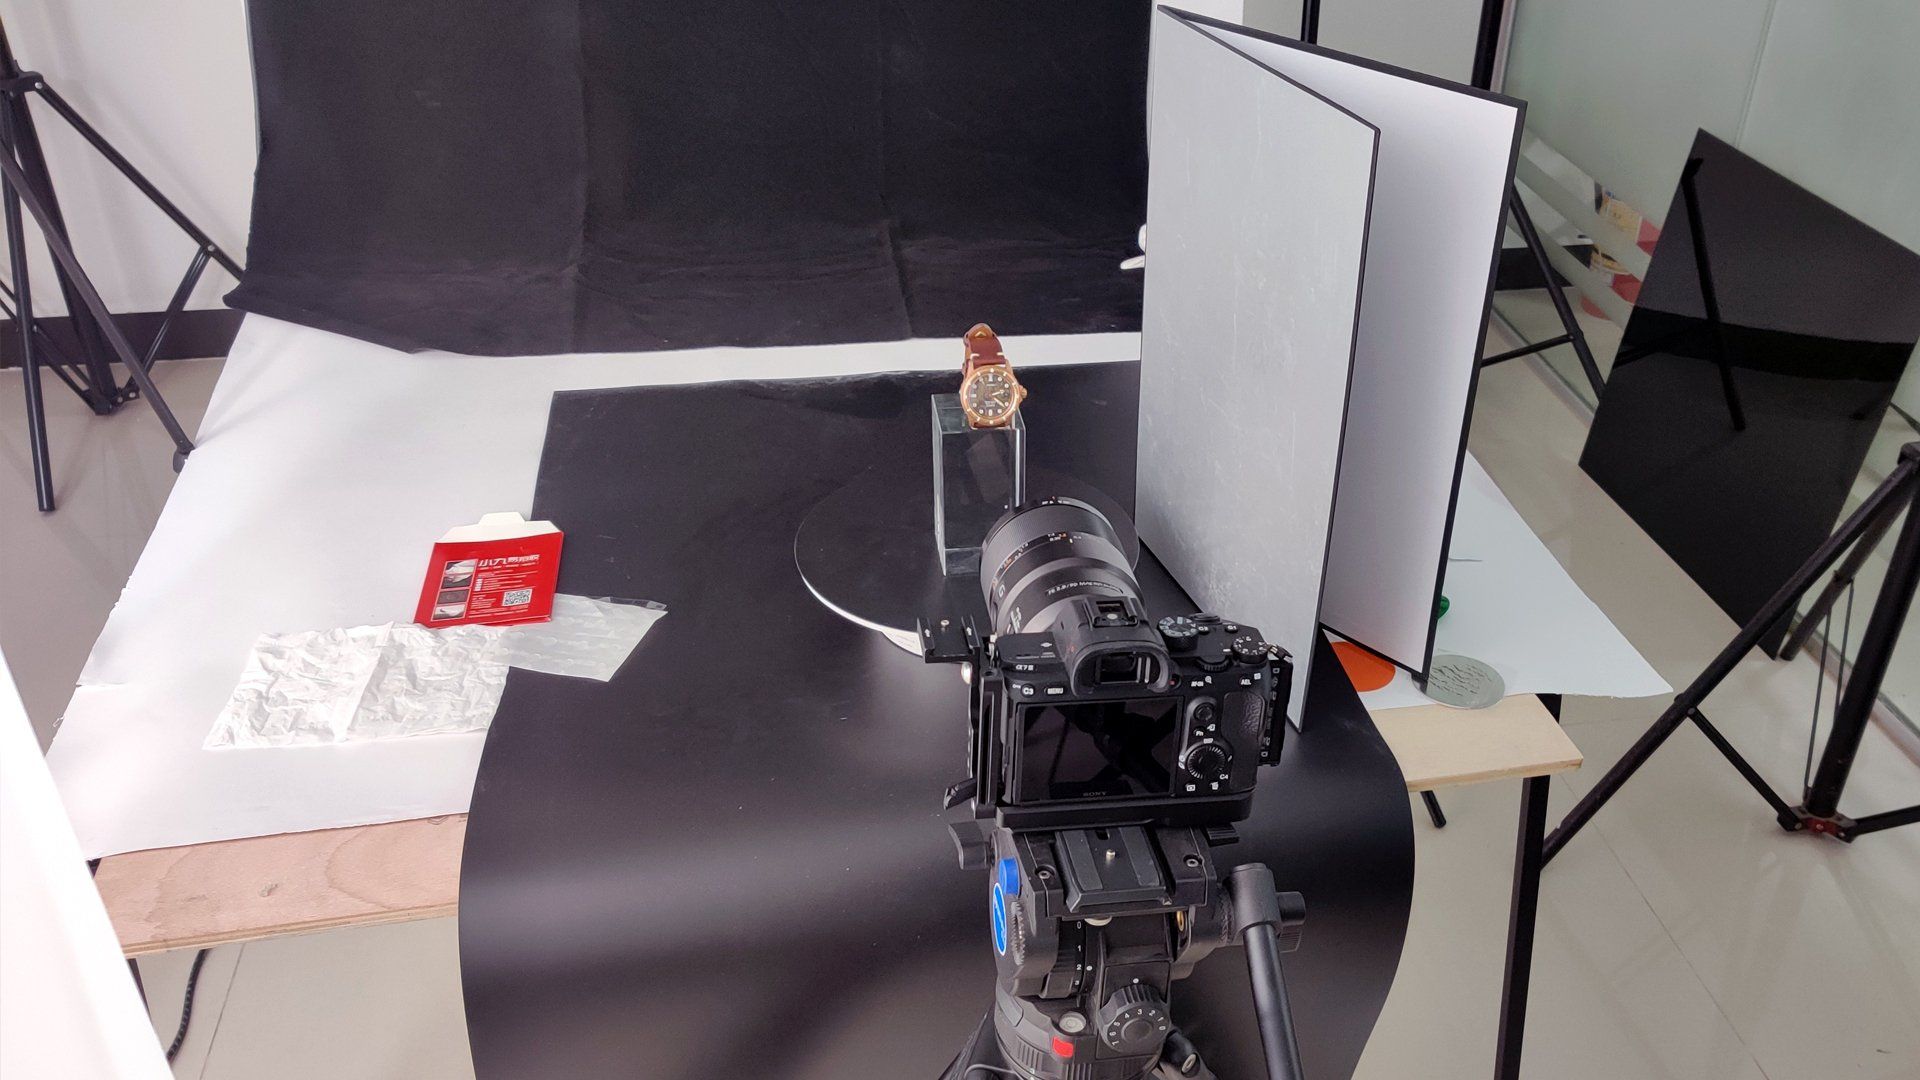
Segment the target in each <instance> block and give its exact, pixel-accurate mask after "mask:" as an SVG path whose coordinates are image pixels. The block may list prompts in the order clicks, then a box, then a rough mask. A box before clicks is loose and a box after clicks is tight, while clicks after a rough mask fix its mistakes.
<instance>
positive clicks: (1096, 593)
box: [980, 498, 1140, 676]
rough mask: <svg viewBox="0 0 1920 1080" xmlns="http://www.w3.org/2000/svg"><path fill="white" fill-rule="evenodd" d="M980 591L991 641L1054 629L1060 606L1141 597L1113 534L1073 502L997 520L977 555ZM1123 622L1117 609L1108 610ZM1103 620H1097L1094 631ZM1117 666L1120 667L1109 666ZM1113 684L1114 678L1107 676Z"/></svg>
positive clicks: (1099, 517)
mask: <svg viewBox="0 0 1920 1080" xmlns="http://www.w3.org/2000/svg"><path fill="white" fill-rule="evenodd" d="M980 588H981V590H982V591H983V592H984V593H985V594H986V600H987V615H988V618H989V621H990V622H991V623H992V625H993V632H994V633H996V634H1019V633H1027V632H1031V631H1037V630H1042V629H1046V628H1048V627H1051V626H1053V625H1054V624H1055V623H1056V622H1058V621H1059V619H1060V617H1061V615H1062V613H1063V611H1064V608H1065V605H1067V604H1068V603H1070V602H1071V601H1073V600H1075V599H1077V598H1080V597H1089V598H1092V599H1093V601H1094V604H1095V610H1096V611H1100V610H1103V609H1102V608H1101V602H1102V601H1103V600H1109V601H1114V600H1122V599H1131V600H1134V601H1135V602H1136V603H1137V602H1138V600H1139V597H1140V585H1139V583H1138V582H1137V581H1135V580H1134V576H1133V570H1132V568H1131V567H1130V565H1129V562H1128V559H1127V555H1126V551H1125V549H1124V548H1123V547H1122V546H1121V543H1120V536H1119V533H1118V532H1117V531H1116V530H1115V529H1114V527H1113V523H1112V522H1110V521H1108V520H1107V518H1106V515H1104V514H1102V513H1100V511H1098V510H1095V509H1094V508H1093V507H1091V506H1088V505H1087V504H1086V503H1083V502H1080V501H1079V500H1077V499H1062V498H1055V499H1047V500H1044V501H1042V502H1038V503H1034V504H1032V505H1030V506H1023V507H1021V508H1019V509H1017V510H1014V511H1012V512H1011V513H1009V514H1008V515H1007V516H1005V517H1003V518H1001V519H1000V520H999V522H998V523H996V524H995V525H994V527H993V528H992V529H990V530H988V532H987V538H986V540H985V542H984V543H982V544H981V547H980ZM1110 606H1112V607H1113V608H1114V609H1115V611H1116V612H1118V613H1119V614H1116V615H1113V616H1110V617H1111V618H1114V619H1116V620H1117V619H1119V618H1121V617H1122V616H1123V615H1124V605H1121V604H1117V603H1115V604H1111V605H1110ZM1102 617H1105V616H1101V615H1096V616H1095V620H1094V624H1095V625H1100V619H1101V618H1102ZM1115 663H1116V664H1117V663H1119V661H1115ZM1108 674H1109V675H1112V676H1117V675H1119V672H1118V671H1117V669H1116V670H1114V671H1111V672H1108Z"/></svg>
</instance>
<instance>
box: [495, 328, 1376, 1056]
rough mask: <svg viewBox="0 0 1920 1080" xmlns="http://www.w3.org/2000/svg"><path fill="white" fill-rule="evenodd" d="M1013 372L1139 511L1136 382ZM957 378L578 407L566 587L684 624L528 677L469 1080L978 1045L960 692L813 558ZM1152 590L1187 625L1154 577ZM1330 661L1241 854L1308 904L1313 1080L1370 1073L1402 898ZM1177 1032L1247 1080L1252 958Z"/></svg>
mask: <svg viewBox="0 0 1920 1080" xmlns="http://www.w3.org/2000/svg"><path fill="white" fill-rule="evenodd" d="M1022 379H1023V381H1025V382H1026V383H1027V384H1028V385H1029V386H1030V387H1031V388H1032V391H1033V396H1032V397H1031V398H1030V399H1029V401H1028V403H1027V404H1026V405H1025V406H1024V407H1023V411H1024V413H1025V416H1026V421H1027V425H1028V429H1029V432H1030V438H1031V442H1030V448H1031V449H1030V453H1031V460H1032V462H1033V464H1034V465H1035V466H1036V467H1038V468H1042V469H1049V470H1053V471H1055V472H1061V473H1066V474H1069V475H1072V476H1075V477H1078V478H1079V479H1081V480H1082V481H1084V482H1086V483H1089V484H1092V485H1094V486H1096V487H1099V488H1100V489H1102V490H1104V491H1106V492H1108V493H1109V494H1111V495H1112V496H1113V497H1114V498H1115V500H1116V501H1118V502H1119V503H1121V504H1122V505H1123V506H1128V507H1130V506H1131V505H1132V485H1133V473H1134V454H1133V432H1134V422H1135V404H1136V388H1137V369H1136V367H1135V365H1132V364H1097V365H1087V366H1079V367H1054V368H1036V369H1029V370H1027V371H1023V372H1022ZM952 381H953V380H952V376H951V375H950V374H944V373H943V374H939V375H907V374H895V375H883V376H873V377H863V378H852V379H834V380H819V381H783V382H735V383H711V384H702V385H695V386H681V387H648V388H635V389H627V390H607V391H580V392H569V393H562V394H558V395H555V398H554V404H553V411H552V416H551V419H550V424H549V429H548V435H547V443H546V447H545V451H544V455H543V458H542V461H541V467H540V476H539V486H538V490H537V493H536V497H535V500H534V512H535V515H536V516H537V517H540V518H545V519H549V520H552V521H553V522H554V523H555V524H557V525H558V526H559V527H560V528H561V529H562V530H563V531H564V532H565V533H566V548H565V557H564V559H563V564H562V569H561V579H560V585H561V589H562V591H565V592H570V593H578V594H584V595H589V596H616V597H628V598H635V599H647V600H656V601H659V602H661V603H663V604H665V605H666V608H667V615H666V617H665V618H663V619H662V620H661V621H660V622H659V623H657V624H655V626H654V628H653V629H652V631H651V632H650V633H649V634H648V636H647V638H646V639H645V640H644V641H643V642H642V643H641V645H640V646H639V648H638V649H637V650H636V651H635V653H634V655H633V656H632V657H631V658H630V659H629V660H628V662H627V664H626V665H625V666H624V667H623V668H622V669H621V671H620V672H619V674H618V675H616V676H615V677H614V679H613V680H612V681H611V682H608V683H598V682H592V681H588V680H581V679H569V678H565V677H560V676H552V675H543V674H539V673H532V672H524V671H517V670H516V671H515V672H513V674H512V676H511V678H510V679H509V680H508V684H507V689H506V693H505V696H504V698H503V700H502V702H501V706H500V709H499V712H498V714H497V716H496V717H495V720H494V723H493V727H492V729H491V731H490V733H489V735H488V739H487V747H486V752H485V755H484V757H483V758H482V761H481V764H480V771H479V778H478V781H477V783H476V786H475V789H474V797H473V808H472V814H471V817H470V820H469V823H468V830H467V842H466V851H465V855H464V861H463V866H462V871H461V895H460V907H461V920H460V951H461V970H462V976H463V981H464V984H465V995H466V1006H467V1021H468V1028H469V1033H470V1038H471V1043H472V1048H473V1058H474V1066H475V1070H476V1072H477V1074H478V1076H479V1078H480V1080H507V1078H519V1077H528V1078H533V1077H538V1078H542V1080H552V1078H572V1077H581V1078H588V1077H592V1078H600V1077H645V1078H649V1080H682V1078H685V1080H694V1078H699V1080H716V1078H727V1080H731V1078H748V1077H753V1078H760V1077H767V1078H775V1077H778V1078H786V1077H794V1078H802V1077H805V1078H826V1077H858V1078H866V1077H875V1078H893V1077H899V1078H902V1080H918V1078H923V1077H933V1076H937V1075H938V1074H939V1073H940V1071H941V1069H942V1068H943V1067H944V1066H945V1065H946V1064H947V1062H948V1061H949V1060H950V1059H951V1058H952V1056H953V1054H954V1052H955V1051H956V1050H957V1049H958V1048H959V1047H960V1045H961V1044H962V1043H963V1042H964V1041H965V1040H966V1038H967V1037H968V1036H969V1035H970V1034H971V1033H972V1032H973V1031H974V1029H975V1028H976V1027H977V1026H978V1024H979V1022H980V1018H981V1016H982V1015H983V1013H984V1012H985V1010H986V1009H987V1008H988V1006H989V1003H990V1002H991V1000H992V993H993V962H992V956H991V947H990V945H989V942H988V935H987V917H986V904H985V895H986V881H985V878H984V875H983V874H982V873H981V872H980V871H967V870H962V869H961V868H960V867H959V865H958V863H957V861H956V859H955V857H954V853H953V849H952V845H951V843H950V841H949V839H948V837H947V832H946V828H945V826H944V823H943V820H942V818H941V815H940V813H939V804H940V796H941V792H942V791H943V790H944V788H945V787H946V785H948V784H949V783H951V782H953V781H954V780H957V779H959V778H961V776H962V775H963V773H964V771H965V715H964V707H965V692H964V688H963V687H962V685H961V683H960V682H959V680H958V678H957V675H956V672H955V669H953V668H951V667H930V666H928V665H925V664H923V663H922V662H921V661H920V659H919V658H918V657H916V656H913V655H910V654H908V653H906V652H903V651H901V650H900V649H898V648H897V647H895V646H893V645H891V644H889V643H888V642H887V641H886V640H885V639H884V638H883V637H881V635H879V634H877V633H874V632H872V631H869V630H864V629H861V628H859V627H856V626H854V625H853V624H851V623H849V622H846V621H845V620H843V619H841V618H839V617H838V616H836V615H834V614H833V613H831V612H829V611H828V610H827V609H826V608H825V607H824V606H822V605H821V604H820V603H818V602H817V601H816V600H815V599H814V598H813V597H812V596H811V595H810V594H809V593H808V591H807V589H806V587H805V585H804V584H803V582H802V580H801V578H800V575H799V573H798V571H797V570H796V568H795V565H794V556H793V542H794V534H795V530H796V529H797V528H798V526H799V524H800V522H801V521H802V520H803V518H804V517H805V515H806V513H807V511H808V510H809V509H810V508H811V507H812V506H813V505H814V504H815V503H816V502H817V501H818V500H820V499H821V498H823V497H824V496H826V495H828V494H830V493H831V492H833V491H835V490H837V489H839V488H841V487H843V486H844V485H846V484H847V483H849V482H851V481H852V480H854V479H856V478H858V477H859V476H861V475H862V474H863V473H865V472H868V471H870V470H873V469H876V468H882V469H888V470H891V471H893V472H894V473H897V474H898V475H901V476H912V475H913V471H912V470H911V469H908V470H906V471H901V470H900V468H899V466H900V464H901V463H902V462H906V463H911V462H913V461H916V460H923V461H930V454H931V437H930V434H929V429H928V406H927V395H929V394H931V393H936V392H944V391H948V390H950V389H951V385H950V384H951V383H952ZM929 468H930V465H929ZM1035 494H1044V493H1043V492H1036V493H1035ZM1223 512H1231V508H1223ZM929 557H932V554H931V541H930V542H929ZM1143 582H1144V587H1145V588H1146V590H1147V593H1148V597H1147V599H1148V601H1149V604H1150V605H1151V606H1154V607H1156V608H1157V609H1160V610H1165V611H1171V610H1180V609H1185V608H1186V605H1187V602H1186V600H1185V598H1184V596H1183V595H1182V594H1181V593H1180V591H1179V589H1178V587H1177V586H1175V585H1174V584H1173V583H1172V582H1171V581H1170V580H1168V579H1167V578H1166V577H1165V574H1164V572H1163V571H1159V570H1158V568H1157V564H1154V563H1153V562H1152V560H1151V559H1150V558H1148V559H1143ZM1225 614H1228V615H1231V614H1232V613H1230V612H1229V613H1225ZM1320 647H1321V648H1322V649H1325V645H1324V643H1322V645H1321V646H1320ZM1321 659H1323V660H1325V661H1326V662H1322V663H1316V664H1315V665H1314V680H1313V685H1312V687H1311V688H1310V690H1309V698H1308V710H1309V717H1308V730H1307V732H1306V733H1305V734H1302V735H1297V736H1295V737H1294V738H1292V739H1291V741H1290V742H1289V743H1288V746H1287V751H1286V754H1285V757H1284V760H1283V761H1282V762H1281V764H1280V765H1279V766H1277V767H1275V768H1272V769H1268V770H1265V773H1264V776H1263V779H1262V781H1261V787H1260V790H1259V794H1258V797H1257V800H1256V806H1255V812H1254V815H1253V817H1252V818H1251V819H1250V820H1249V821H1248V822H1247V823H1245V825H1244V826H1243V828H1242V834H1243V840H1242V842H1241V843H1240V844H1239V845H1238V846H1237V847H1235V848H1232V849H1229V850H1228V851H1227V852H1225V853H1223V855H1222V861H1223V863H1224V864H1227V865H1230V864H1231V863H1233V862H1238V861H1245V860H1248V859H1259V860H1263V861H1266V862H1268V863H1269V864H1270V865H1272V866H1273V867H1274V869H1275V872H1276V875H1277V877H1278V879H1279V881H1280V882H1281V885H1282V887H1283V888H1289V889H1298V890H1300V891H1301V892H1303V893H1304V894H1305V895H1306V897H1307V902H1308V905H1309V910H1310V913H1309V917H1308V923H1307V927H1306V934H1305V943H1304V945H1303V947H1302V950H1301V952H1300V953H1298V954H1296V955H1295V956H1294V957H1292V958H1290V963H1289V965H1288V974H1289V983H1290V988H1291V990H1292V993H1293V1000H1294V1002H1295V1008H1296V1011H1297V1019H1298V1023H1299V1028H1300V1035H1301V1041H1302V1044H1303V1051H1304V1055H1305V1059H1306V1062H1305V1063H1306V1067H1307V1070H1308V1075H1309V1076H1311V1077H1313V1078H1314V1080H1326V1078H1334V1077H1345V1076H1348V1075H1350V1074H1351V1072H1352V1070H1353V1067H1354V1064H1355V1062H1356V1061H1357V1060H1358V1058H1359V1055H1360V1051H1361V1048H1362V1047H1363V1045H1364V1044H1365V1041H1366V1038H1367V1035H1368V1033H1369V1032H1370V1031H1371V1029H1372V1027H1373V1023H1374V1021H1375V1019H1376V1018H1377V1017H1378V1015H1379V1012H1380V1008H1381V1005H1382V1003H1383V1002H1384V1001H1385V998H1386V995H1387V990H1388V987H1389V985H1390V984H1391V982H1392V979H1393V973H1394V970H1395V967H1396V966H1397V964H1398V961H1399V955H1400V947H1401V943H1402V940H1403V938H1404V935H1405V931H1406V923H1407V909H1408V904H1409V901H1410V898H1411V893H1412V877H1413V851H1412V828H1411V821H1410V817H1409V812H1408V809H1409V808H1408V802H1407V798H1406V793H1405V788H1404V785H1403V782H1402V778H1401V776H1400V772H1399V769H1398V767H1397V766H1396V765H1395V763H1394V761H1393V758H1392V755H1391V753H1390V752H1389V751H1388V750H1387V748H1386V746H1385V744H1384V743H1383V742H1382V741H1381V740H1380V737H1379V735H1378V733H1377V732H1376V731H1375V730H1374V728H1373V725H1372V722H1371V721H1370V720H1369V719H1368V717H1367V715H1366V712H1365V711H1364V709H1363V708H1362V707H1361V705H1360V702H1359V699H1358V697H1357V696H1356V695H1355V694H1354V693H1353V691H1352V689H1351V687H1350V686H1348V685H1347V684H1346V683H1345V680H1344V677H1343V676H1342V675H1341V674H1340V668H1339V665H1338V664H1337V663H1336V662H1334V661H1332V659H1331V657H1330V656H1328V655H1323V656H1322V657H1321ZM1174 1012H1175V1015H1176V1017H1177V1018H1179V1019H1180V1021H1181V1023H1182V1024H1183V1026H1184V1027H1185V1028H1186V1029H1187V1030H1188V1031H1189V1032H1190V1033H1191V1034H1192V1035H1193V1036H1194V1038H1195V1039H1196V1041H1197V1042H1198V1043H1199V1044H1200V1046H1201V1047H1202V1049H1203V1050H1204V1051H1205V1052H1206V1053H1207V1055H1208V1059H1209V1063H1210V1064H1212V1065H1213V1067H1214V1068H1215V1070H1216V1071H1217V1072H1219V1074H1220V1075H1222V1076H1223V1077H1253V1076H1257V1075H1259V1069H1260V1065H1259V1044H1258V1036H1257V1034H1256V1032H1255V1029H1254V1027H1253V1017H1252V1009H1251V1005H1250V1001H1249V998H1248V996H1247V990H1246V974H1245V967H1244V961H1243V959H1242V958H1241V956H1240V955H1239V953H1238V950H1231V951H1227V952H1222V953H1219V954H1216V955H1215V956H1214V957H1212V958H1210V959H1209V960H1208V961H1206V962H1205V963H1204V964H1202V965H1201V966H1200V968H1199V970H1198V972H1197V973H1196V974H1195V976H1194V977H1193V978H1191V979H1189V980H1187V981H1185V982H1183V983H1181V984H1179V985H1178V986H1176V988H1175V993H1174Z"/></svg>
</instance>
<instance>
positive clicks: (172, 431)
mask: <svg viewBox="0 0 1920 1080" xmlns="http://www.w3.org/2000/svg"><path fill="white" fill-rule="evenodd" d="M0 172H4V173H5V177H6V181H7V183H8V184H9V185H10V186H11V187H12V188H13V189H14V190H15V192H16V194H17V195H18V196H19V199H20V201H21V202H23V203H25V204H26V207H27V211H28V212H29V213H31V214H32V215H33V217H34V220H35V221H37V222H39V223H40V231H41V232H42V233H43V234H45V237H46V241H47V248H48V249H49V250H50V251H52V253H53V257H54V261H55V262H57V263H58V264H59V265H60V268H61V269H63V270H65V271H66V281H67V282H68V284H70V285H71V286H72V288H73V291H74V292H75V293H78V294H79V296H80V299H81V301H82V303H84V304H85V308H86V311H87V312H88V313H90V314H91V315H92V316H93V318H94V321H95V322H96V323H98V324H99V327H100V329H101V331H102V332H103V333H104V334H105V335H106V338H107V342H108V344H110V345H112V346H113V351H114V354H115V355H116V356H118V357H119V359H120V363H121V364H122V365H123V366H124V367H126V368H127V371H128V374H130V375H132V376H133V381H134V382H135V383H136V384H138V385H139V387H140V393H141V395H142V396H144V397H145V398H146V399H147V404H148V405H150V406H152V408H153V412H154V415H156V416H158V417H159V418H160V426H161V427H164V428H166V429H167V434H168V436H170V437H171V438H172V439H173V445H174V462H175V464H176V465H177V464H178V463H179V461H180V460H181V459H182V458H184V457H185V456H186V455H187V454H190V453H192V452H193V440H192V439H189V438H188V437H187V433H186V430H185V429H184V428H182V427H181V426H180V421H179V420H178V419H177V418H175V416H174V415H173V410H172V409H170V408H168V407H167V402H166V399H165V398H163V397H161V396H160V390H159V388H157V387H155V386H154V385H153V377H152V376H150V375H149V374H148V373H147V369H146V368H145V367H143V366H141V364H140V357H139V356H138V355H136V354H135V353H134V351H133V345H132V344H131V343H130V342H128V341H127V336H126V335H125V334H123V333H121V331H120V327H119V325H118V324H116V323H115V322H114V321H113V313H112V312H110V311H108V310H107V304H106V301H104V300H102V299H100V293H99V292H98V291H97V290H96V289H94V287H93V282H92V281H91V280H89V279H88V277H87V273H86V271H85V270H84V269H82V268H81V266H80V260H79V259H77V258H75V257H74V254H73V249H72V248H71V247H69V246H67V244H66V242H65V240H63V239H62V238H61V237H60V236H59V235H57V234H56V233H55V232H54V230H53V229H52V228H51V227H50V226H49V224H48V218H47V212H46V208H45V207H44V206H42V205H41V204H40V202H39V200H38V199H36V198H35V197H34V193H33V192H32V191H31V190H30V189H29V188H28V187H27V186H26V183H25V181H26V176H25V174H24V173H22V172H21V170H20V163H19V162H17V161H15V160H13V158H12V157H10V156H8V155H6V154H0ZM106 385H109V386H111V385H112V382H111V380H109V381H108V382H107V384H106Z"/></svg>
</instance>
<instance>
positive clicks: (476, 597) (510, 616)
mask: <svg viewBox="0 0 1920 1080" xmlns="http://www.w3.org/2000/svg"><path fill="white" fill-rule="evenodd" d="M563 539H565V537H564V536H563V535H562V534H561V532H560V530H559V529H556V528H554V526H553V522H551V521H528V520H527V519H526V518H523V517H521V516H520V515H519V514H511V513H509V514H484V515H482V516H481V518H480V520H479V521H478V522H475V523H474V524H472V525H461V526H458V527H456V528H452V529H448V530H447V534H446V535H445V536H442V537H441V538H440V542H439V543H437V544H435V545H433V558H432V559H430V560H428V562H427V580H426V582H425V583H424V584H422V585H421V586H420V606H419V607H418V608H417V609H415V611H414V613H413V621H414V622H417V623H419V624H420V625H422V626H434V627H438V626H460V625H463V624H467V623H484V624H487V625H492V626H502V625H505V624H508V623H526V622H545V621H547V620H548V619H550V618H552V617H553V588H554V583H555V582H556V581H558V580H559V577H560V543H561V541H562V540H563Z"/></svg>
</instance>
